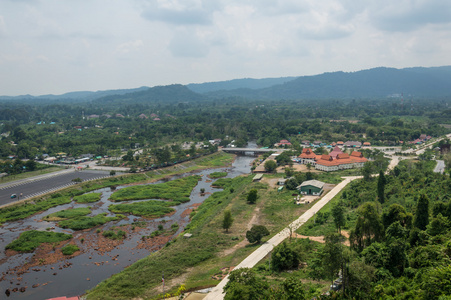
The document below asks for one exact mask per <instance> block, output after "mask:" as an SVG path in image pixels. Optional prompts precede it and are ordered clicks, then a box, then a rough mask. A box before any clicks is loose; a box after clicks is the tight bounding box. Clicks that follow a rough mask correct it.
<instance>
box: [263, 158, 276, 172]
mask: <svg viewBox="0 0 451 300" xmlns="http://www.w3.org/2000/svg"><path fill="white" fill-rule="evenodd" d="M276 168H277V164H276V162H275V161H273V160H267V161H266V162H265V170H266V171H267V172H270V173H272V172H274V170H275V169H276Z"/></svg>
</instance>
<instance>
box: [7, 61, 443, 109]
mask: <svg viewBox="0 0 451 300" xmlns="http://www.w3.org/2000/svg"><path fill="white" fill-rule="evenodd" d="M402 95H403V96H405V97H414V98H427V97H434V98H436V97H447V96H451V66H443V67H430V68H424V67H415V68H404V69H395V68H385V67H379V68H373V69H368V70H362V71H356V72H331V73H323V74H320V75H314V76H300V77H280V78H264V79H251V78H244V79H234V80H229V81H220V82H207V83H200V84H188V85H186V86H182V85H179V84H175V85H168V86H157V87H152V88H150V87H140V88H136V89H122V90H107V91H97V92H86V91H85V92H70V93H66V94H63V95H43V96H31V95H25V96H16V97H10V96H1V97H0V101H14V102H16V101H17V102H22V101H25V102H34V103H36V102H41V101H42V102H47V101H51V102H53V101H55V100H60V101H61V100H72V101H95V102H98V103H108V102H116V103H117V102H138V103H143V102H166V103H167V102H168V101H169V102H172V103H177V102H189V101H198V100H206V99H211V98H215V99H217V98H224V97H241V98H248V99H287V100H288V99H327V98H336V99H356V98H386V97H401V96H402Z"/></svg>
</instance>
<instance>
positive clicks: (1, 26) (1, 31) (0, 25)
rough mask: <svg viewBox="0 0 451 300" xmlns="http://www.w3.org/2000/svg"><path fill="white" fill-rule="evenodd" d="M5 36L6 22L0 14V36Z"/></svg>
mask: <svg viewBox="0 0 451 300" xmlns="http://www.w3.org/2000/svg"><path fill="white" fill-rule="evenodd" d="M2 36H6V24H5V19H4V18H3V16H2V15H0V37H2Z"/></svg>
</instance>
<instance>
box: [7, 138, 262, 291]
mask: <svg viewBox="0 0 451 300" xmlns="http://www.w3.org/2000/svg"><path fill="white" fill-rule="evenodd" d="M252 146H255V145H248V147H252ZM253 159H254V158H253V157H250V156H238V157H237V158H236V159H235V161H234V162H233V164H232V166H231V167H228V168H216V169H209V170H203V171H199V172H197V173H196V174H199V175H202V180H201V181H199V183H198V184H197V186H196V187H195V188H194V189H193V191H192V193H191V196H190V201H189V202H187V203H183V204H181V205H178V206H174V207H173V208H174V209H176V212H175V213H174V214H172V215H171V216H166V217H163V218H158V219H153V220H146V219H143V218H141V217H138V216H133V215H128V218H126V219H122V220H120V221H116V222H109V223H107V224H105V225H104V226H102V227H100V228H101V229H102V230H107V229H109V228H111V227H113V226H121V225H128V226H123V227H121V228H128V229H129V230H128V231H127V233H128V234H127V237H126V239H125V240H124V241H120V242H119V241H110V240H107V239H105V238H103V237H100V239H102V240H103V243H104V244H102V245H100V242H99V236H100V235H99V234H98V233H97V228H94V229H91V230H86V231H72V230H70V229H69V230H68V229H61V228H59V227H57V226H56V224H55V222H47V221H42V218H43V217H45V216H47V215H49V214H51V213H53V212H56V211H60V210H63V209H68V208H78V207H87V206H91V208H92V213H91V214H92V215H97V214H100V213H108V215H114V214H112V213H110V212H109V211H108V206H109V205H110V204H112V202H110V201H109V200H108V198H109V197H110V196H111V194H112V193H113V191H111V190H110V188H104V189H99V190H96V191H94V192H101V193H102V198H101V200H100V201H98V202H96V203H88V204H78V203H69V204H66V205H60V206H57V207H54V208H52V209H50V210H48V211H45V212H43V213H40V214H37V215H34V216H31V217H29V218H27V219H25V220H21V221H16V222H11V223H5V224H3V226H1V227H0V276H1V277H0V299H33V300H40V299H48V298H53V297H59V296H67V297H69V296H77V295H82V294H83V293H84V292H85V291H86V290H89V289H91V288H93V287H95V286H96V285H97V284H98V283H100V282H101V281H103V280H105V279H106V278H108V277H110V276H111V275H113V274H116V273H118V272H120V271H121V270H123V269H124V268H125V267H126V266H129V265H131V264H132V263H134V262H136V261H137V260H139V259H141V258H143V257H146V256H147V255H149V254H150V253H151V252H153V251H158V249H159V248H161V247H162V246H164V243H166V242H167V241H169V240H170V239H171V238H173V237H175V236H176V235H177V234H179V233H180V232H182V231H183V228H184V227H185V226H186V225H187V224H188V222H189V213H187V212H189V209H192V208H194V207H196V205H200V204H201V203H202V202H203V201H204V200H205V199H206V198H207V197H208V196H209V195H210V194H211V193H213V192H215V191H218V189H214V188H212V187H211V184H212V183H213V182H214V180H211V179H210V178H208V174H210V173H212V172H219V171H226V172H228V175H227V177H228V178H233V177H236V176H239V175H242V174H248V173H250V164H251V162H252V160H253ZM187 175H190V174H183V175H180V176H174V177H172V178H171V179H170V180H173V179H177V178H180V177H181V176H187ZM160 182H161V181H160ZM157 183H158V182H157ZM120 188H123V187H122V186H119V187H117V189H120ZM202 188H203V189H205V195H201V194H200V190H201V189H202ZM141 201H142V200H141ZM130 202H133V201H130ZM136 221H143V222H146V226H142V227H144V228H137V229H135V230H131V225H130V224H132V223H133V222H136ZM174 223H177V224H178V225H179V229H178V231H177V232H176V233H175V234H174V235H173V236H168V237H165V238H157V239H151V240H148V241H147V242H146V243H145V244H146V245H143V244H144V243H143V242H142V239H141V238H142V236H144V235H147V236H148V235H150V234H151V233H152V232H153V231H155V230H157V229H158V225H160V224H162V225H163V226H164V228H165V229H169V228H171V225H172V224H174ZM48 228H51V230H52V231H55V232H64V233H71V234H73V237H74V239H73V240H74V241H77V242H76V244H78V245H80V246H81V248H82V251H81V254H80V255H76V256H74V257H71V258H68V259H67V258H66V259H63V260H59V261H58V262H55V263H51V264H48V262H46V260H48V261H52V259H54V260H55V261H56V259H55V257H49V254H46V256H43V257H42V258H41V259H40V264H38V265H36V264H35V265H33V266H32V267H30V268H28V267H25V268H24V267H23V266H27V263H29V262H30V261H32V260H33V255H35V253H26V254H14V255H11V253H7V252H6V251H5V250H4V249H5V246H6V245H8V244H9V243H10V242H12V241H13V240H15V239H16V238H18V236H19V235H20V233H21V232H23V231H26V230H46V229H48ZM81 237H83V239H84V241H83V244H82V245H81V244H80V241H81ZM153 241H155V242H153ZM105 243H106V244H109V246H108V245H107V246H106V247H105ZM152 243H154V244H153V245H152ZM50 247H51V246H50ZM50 252H52V251H50ZM52 255H53V254H50V256H52ZM55 256H56V254H55ZM34 260H35V261H36V259H34ZM7 289H9V290H10V291H11V293H10V295H9V296H7V295H6V294H5V291H6V290H7Z"/></svg>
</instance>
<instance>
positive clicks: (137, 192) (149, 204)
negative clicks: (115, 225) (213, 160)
mask: <svg viewBox="0 0 451 300" xmlns="http://www.w3.org/2000/svg"><path fill="white" fill-rule="evenodd" d="M200 179H201V177H200V176H199V175H193V176H187V177H183V178H180V179H176V180H172V181H169V182H165V183H159V184H150V185H140V186H130V187H126V188H123V189H120V190H119V191H117V192H115V193H113V194H112V195H111V197H110V199H111V200H112V201H127V200H140V199H149V198H151V199H152V198H153V199H164V200H171V201H158V200H148V201H142V202H135V203H124V204H122V203H121V204H114V205H110V206H109V208H108V209H109V210H110V211H112V212H114V213H130V214H133V215H136V216H143V217H149V218H157V217H162V216H164V215H166V214H169V213H171V212H173V211H175V210H174V209H173V208H171V207H170V206H175V205H178V204H180V203H184V202H188V201H189V200H190V199H189V196H190V194H191V191H192V190H193V188H194V187H195V186H196V185H197V183H198V181H199V180H200Z"/></svg>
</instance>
